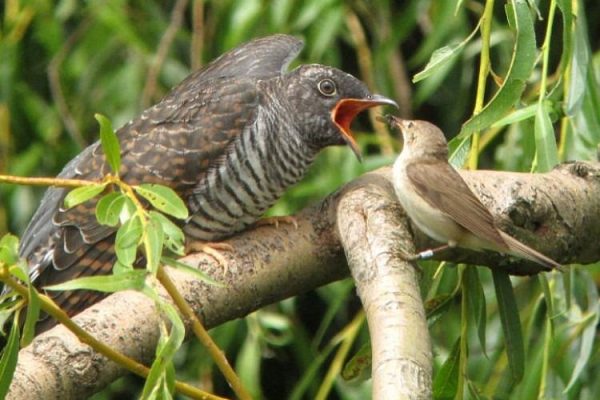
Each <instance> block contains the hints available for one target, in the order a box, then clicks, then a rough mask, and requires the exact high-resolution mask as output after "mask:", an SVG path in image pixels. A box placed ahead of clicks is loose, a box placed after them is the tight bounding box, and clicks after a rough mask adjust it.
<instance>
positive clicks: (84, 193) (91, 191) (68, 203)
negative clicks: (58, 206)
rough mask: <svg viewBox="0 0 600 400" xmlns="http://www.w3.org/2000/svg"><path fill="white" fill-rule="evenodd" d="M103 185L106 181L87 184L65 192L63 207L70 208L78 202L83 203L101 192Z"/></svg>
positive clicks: (104, 185)
mask: <svg viewBox="0 0 600 400" xmlns="http://www.w3.org/2000/svg"><path fill="white" fill-rule="evenodd" d="M105 187H106V183H99V184H96V185H88V186H81V187H78V188H75V189H73V190H71V191H70V192H69V193H67V195H66V196H65V207H66V208H72V207H75V206H76V205H78V204H81V203H85V202H86V201H88V200H89V199H91V198H92V197H96V196H97V195H99V194H100V193H102V191H103V190H104V188H105Z"/></svg>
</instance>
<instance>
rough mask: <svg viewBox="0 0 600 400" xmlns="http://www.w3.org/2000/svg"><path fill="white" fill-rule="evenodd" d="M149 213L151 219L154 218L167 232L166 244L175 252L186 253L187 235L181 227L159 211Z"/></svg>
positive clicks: (164, 231)
mask: <svg viewBox="0 0 600 400" xmlns="http://www.w3.org/2000/svg"><path fill="white" fill-rule="evenodd" d="M148 214H149V215H150V219H151V220H154V221H155V222H156V223H157V224H159V225H160V226H161V227H162V231H163V233H164V234H165V242H164V244H165V246H166V247H167V248H168V249H169V250H171V251H172V252H173V253H175V254H178V255H184V254H185V235H184V234H183V231H182V230H181V228H180V227H178V226H177V225H175V224H174V223H173V221H171V220H170V219H169V218H167V217H165V216H164V215H163V214H161V213H159V212H156V211H150V212H149V213H148Z"/></svg>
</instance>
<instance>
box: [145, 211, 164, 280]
mask: <svg viewBox="0 0 600 400" xmlns="http://www.w3.org/2000/svg"><path fill="white" fill-rule="evenodd" d="M164 237H165V235H164V233H163V230H162V226H161V224H160V222H158V221H157V220H156V218H152V217H151V218H150V219H149V220H148V223H147V224H146V231H145V232H144V239H143V240H144V251H145V255H146V263H147V268H148V270H149V271H150V272H152V273H155V272H156V271H157V270H158V265H159V263H160V257H161V255H162V250H163V243H164Z"/></svg>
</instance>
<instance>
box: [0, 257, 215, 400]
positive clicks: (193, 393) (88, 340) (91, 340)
mask: <svg viewBox="0 0 600 400" xmlns="http://www.w3.org/2000/svg"><path fill="white" fill-rule="evenodd" d="M0 280H1V281H2V282H3V283H4V284H5V285H8V286H10V287H11V288H12V289H13V290H14V291H15V292H17V293H18V294H19V295H20V296H21V297H22V298H23V299H25V300H26V301H29V291H28V289H27V288H26V287H25V286H23V285H21V284H19V283H18V282H17V281H15V280H14V279H13V278H12V277H11V276H10V275H9V272H8V267H7V266H3V267H2V268H0ZM38 296H39V299H40V307H41V309H42V310H44V312H46V313H47V314H49V315H50V316H51V317H53V318H54V319H56V320H57V321H59V322H60V323H61V324H63V325H64V326H65V327H66V328H67V329H68V330H70V331H71V332H73V334H74V335H75V336H77V338H78V339H79V340H80V341H81V342H83V343H85V344H87V345H88V346H90V347H91V348H93V349H94V350H96V351H97V352H99V353H100V354H102V355H103V356H105V357H106V358H108V359H109V360H111V361H114V362H115V363H117V364H119V365H121V366H122V367H123V368H125V369H127V370H128V371H131V372H133V373H134V374H136V375H138V376H141V377H142V378H146V377H147V376H148V374H149V373H150V369H149V368H148V367H146V366H145V365H143V364H140V363H138V362H137V361H135V360H134V359H132V358H129V357H127V356H126V355H124V354H123V353H119V352H118V351H115V350H113V349H112V348H111V347H109V346H107V345H106V344H104V343H103V342H101V341H99V340H98V339H96V338H95V337H93V336H92V335H90V334H89V333H88V332H87V331H85V330H84V329H83V328H81V327H80V326H79V325H77V324H76V323H75V322H74V321H73V320H72V319H71V318H69V316H68V315H67V313H65V312H64V311H63V310H62V309H61V308H60V307H58V306H57V305H56V303H54V301H52V299H50V298H49V297H48V296H46V295H43V294H41V293H39V294H38ZM175 389H176V390H177V391H178V392H179V393H181V394H185V395H186V396H190V397H191V398H193V399H210V400H223V398H222V397H219V396H215V395H213V394H210V393H207V392H204V391H202V390H200V389H197V388H195V387H193V386H192V385H189V384H187V383H184V382H180V381H176V382H175Z"/></svg>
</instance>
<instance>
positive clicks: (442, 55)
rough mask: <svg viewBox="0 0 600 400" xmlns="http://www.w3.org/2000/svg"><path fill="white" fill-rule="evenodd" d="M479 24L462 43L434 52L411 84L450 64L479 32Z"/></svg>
mask: <svg viewBox="0 0 600 400" xmlns="http://www.w3.org/2000/svg"><path fill="white" fill-rule="evenodd" d="M480 23H481V20H480V21H479V23H478V24H477V26H476V27H475V29H474V30H473V32H472V33H471V34H470V35H469V36H468V37H467V38H466V39H465V40H463V41H462V42H460V43H458V44H455V45H453V46H444V47H442V48H439V49H437V50H436V51H434V52H433V54H432V55H431V58H430V59H429V62H428V63H427V65H426V66H425V68H424V69H423V70H422V71H421V72H419V73H417V74H416V75H415V76H414V77H413V83H417V82H419V81H421V80H423V79H425V78H428V77H429V76H431V75H433V74H435V73H437V72H439V71H440V70H441V69H442V68H444V67H445V66H446V65H448V64H449V63H450V62H452V61H453V59H454V58H455V57H457V56H459V55H460V53H461V52H462V50H463V49H464V47H465V46H466V45H467V43H469V41H470V40H471V39H473V37H474V36H475V34H476V33H477V32H478V31H479V24H480Z"/></svg>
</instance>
